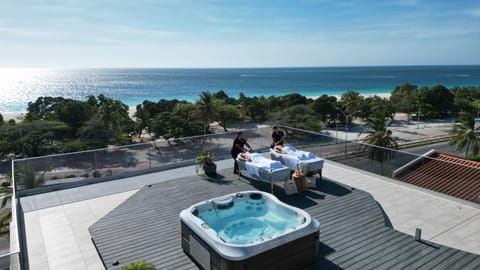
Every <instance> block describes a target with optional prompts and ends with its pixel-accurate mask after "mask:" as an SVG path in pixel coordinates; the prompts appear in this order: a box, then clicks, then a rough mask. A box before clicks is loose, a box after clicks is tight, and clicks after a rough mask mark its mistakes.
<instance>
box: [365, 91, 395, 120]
mask: <svg viewBox="0 0 480 270" xmlns="http://www.w3.org/2000/svg"><path fill="white" fill-rule="evenodd" d="M377 112H385V114H386V116H387V117H390V118H393V115H394V113H395V109H394V108H393V106H392V102H390V101H389V100H388V99H386V98H381V97H379V96H373V97H367V98H365V99H364V100H363V103H362V108H361V110H360V112H359V116H360V117H362V118H364V119H368V118H370V117H373V116H375V113H377Z"/></svg>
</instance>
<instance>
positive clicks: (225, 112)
mask: <svg viewBox="0 0 480 270" xmlns="http://www.w3.org/2000/svg"><path fill="white" fill-rule="evenodd" d="M214 107H215V119H216V120H217V121H218V124H219V125H220V126H221V127H223V130H224V131H225V132H227V131H228V130H227V125H228V124H232V123H235V122H238V121H240V114H239V112H238V107H237V106H236V105H231V104H226V103H225V101H224V100H223V99H215V100H214Z"/></svg>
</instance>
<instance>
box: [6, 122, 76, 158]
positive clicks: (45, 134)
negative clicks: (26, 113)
mask: <svg viewBox="0 0 480 270" xmlns="http://www.w3.org/2000/svg"><path fill="white" fill-rule="evenodd" d="M68 131H69V127H68V126H67V125H66V124H65V123H63V122H60V121H46V120H35V121H30V122H27V121H23V122H20V123H18V124H15V125H13V126H12V129H10V132H11V133H10V134H9V135H7V136H8V137H10V138H15V139H13V140H12V141H11V142H10V143H11V144H12V145H14V146H15V149H13V150H14V152H15V153H16V154H20V153H22V155H23V156H28V157H35V156H41V155H47V154H52V153H56V152H60V151H61V145H62V143H63V142H64V140H65V138H66V134H68Z"/></svg>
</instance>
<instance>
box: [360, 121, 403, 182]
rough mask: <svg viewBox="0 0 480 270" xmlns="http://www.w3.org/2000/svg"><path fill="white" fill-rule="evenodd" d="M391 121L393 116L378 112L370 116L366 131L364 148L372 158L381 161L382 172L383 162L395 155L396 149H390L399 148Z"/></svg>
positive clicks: (381, 168)
mask: <svg viewBox="0 0 480 270" xmlns="http://www.w3.org/2000/svg"><path fill="white" fill-rule="evenodd" d="M391 123H392V118H390V117H387V116H386V114H385V113H384V112H377V113H376V114H375V115H374V116H373V117H371V118H369V120H368V123H367V128H368V130H367V131H365V132H364V134H366V136H365V137H364V138H363V142H364V143H365V144H366V145H365V147H364V150H365V151H368V158H369V159H370V160H374V161H378V162H380V170H381V173H382V174H383V162H384V161H386V160H389V159H393V158H394V157H395V151H391V150H389V149H397V148H398V144H397V142H396V141H395V140H394V139H393V138H392V131H391V130H390V129H388V127H389V126H390V124H391Z"/></svg>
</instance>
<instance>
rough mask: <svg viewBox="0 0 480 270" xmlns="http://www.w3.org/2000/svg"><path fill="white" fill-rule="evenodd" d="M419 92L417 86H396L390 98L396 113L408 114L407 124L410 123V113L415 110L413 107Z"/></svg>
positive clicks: (406, 84)
mask: <svg viewBox="0 0 480 270" xmlns="http://www.w3.org/2000/svg"><path fill="white" fill-rule="evenodd" d="M417 90H418V88H417V86H416V85H413V84H409V83H405V84H402V85H398V86H396V87H395V89H394V90H393V91H392V94H391V96H390V101H391V102H392V104H394V106H395V111H396V112H404V113H406V114H407V122H410V113H411V111H412V109H413V106H412V105H413V101H414V99H415V95H416V91H417Z"/></svg>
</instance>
